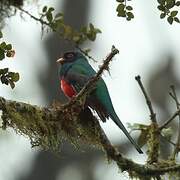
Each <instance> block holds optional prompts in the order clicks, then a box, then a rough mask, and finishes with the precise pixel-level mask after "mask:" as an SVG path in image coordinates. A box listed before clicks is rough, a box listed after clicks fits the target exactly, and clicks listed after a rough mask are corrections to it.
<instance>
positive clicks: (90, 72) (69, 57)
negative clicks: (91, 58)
mask: <svg viewBox="0 0 180 180" xmlns="http://www.w3.org/2000/svg"><path fill="white" fill-rule="evenodd" d="M63 59H64V61H63V63H62V67H61V68H60V71H59V75H60V79H62V78H63V79H64V80H65V81H67V82H68V83H69V84H70V85H72V86H73V87H74V88H75V89H76V91H77V92H79V91H80V90H81V89H82V87H83V86H84V85H85V84H86V83H87V82H88V80H89V79H90V78H91V77H93V76H94V75H95V74H96V71H95V70H94V69H93V68H92V67H91V65H90V64H89V63H88V61H87V59H86V58H85V57H84V56H83V55H82V54H81V53H78V52H76V53H74V52H68V53H65V54H64V56H63ZM85 105H86V106H89V107H91V108H92V109H94V110H95V111H96V112H97V114H98V115H99V117H100V119H101V120H102V121H103V122H105V121H106V119H108V118H109V117H110V118H111V119H112V120H113V121H114V122H115V123H116V125H117V126H118V127H119V128H120V129H121V130H122V131H123V132H124V134H125V135H126V136H127V137H128V139H129V140H130V142H131V143H132V144H133V145H134V146H135V148H136V149H137V151H138V152H139V153H143V152H142V150H141V149H140V147H139V146H138V145H137V144H136V142H135V141H134V140H133V139H132V137H131V136H130V134H129V133H128V132H127V130H126V128H125V127H124V125H123V124H122V122H121V121H120V119H119V118H118V116H117V114H116V112H115V110H114V108H113V105H112V102H111V98H110V95H109V92H108V89H107V86H106V84H105V82H104V80H103V79H102V78H100V79H99V80H98V81H97V83H96V87H95V89H94V90H93V91H92V92H91V93H90V95H89V96H88V97H87V100H86V104H85Z"/></svg>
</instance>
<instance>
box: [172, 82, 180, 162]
mask: <svg viewBox="0 0 180 180" xmlns="http://www.w3.org/2000/svg"><path fill="white" fill-rule="evenodd" d="M171 90H172V95H173V97H174V98H173V99H174V100H175V102H176V108H177V110H180V104H179V101H178V98H177V95H176V90H175V87H174V86H173V85H172V86H171ZM178 116H179V123H178V137H177V141H176V145H175V148H174V151H173V153H172V159H173V160H174V159H175V157H176V155H177V154H178V153H179V145H180V114H178Z"/></svg>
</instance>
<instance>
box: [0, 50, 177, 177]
mask: <svg viewBox="0 0 180 180" xmlns="http://www.w3.org/2000/svg"><path fill="white" fill-rule="evenodd" d="M117 53H118V50H117V49H116V48H115V47H113V48H112V50H111V53H109V55H108V56H107V57H106V59H105V60H104V62H103V65H102V66H101V67H100V69H99V71H98V72H97V74H96V75H95V76H94V77H93V78H92V79H91V80H90V81H89V82H88V83H87V84H86V85H85V87H84V88H83V89H82V90H81V91H80V92H79V94H78V95H77V96H76V97H74V99H73V100H72V101H70V102H69V103H68V104H66V105H64V106H58V107H55V108H52V107H51V108H50V107H49V108H45V107H38V106H34V105H30V104H26V103H22V102H16V101H10V100H6V99H4V98H2V97H0V110H1V111H2V116H1V118H2V121H3V129H6V128H7V127H12V128H13V129H14V130H15V131H16V132H17V133H19V134H22V135H25V136H28V137H29V138H30V140H31V144H32V146H41V148H43V149H50V150H55V151H59V148H60V145H61V141H62V139H67V140H69V141H70V142H71V143H73V144H74V145H76V146H78V145H79V147H80V144H81V143H82V142H83V143H86V144H90V145H91V146H96V147H98V148H100V149H103V150H104V151H105V153H106V154H107V157H108V158H109V159H112V160H114V161H115V162H116V163H117V165H118V167H119V168H120V169H121V170H122V171H127V172H128V173H129V175H130V176H131V177H136V178H139V179H140V178H141V179H142V178H144V179H147V178H151V177H158V176H159V175H163V174H165V173H168V172H172V171H173V172H179V171H180V165H176V164H173V165H172V164H168V163H166V164H163V163H159V162H158V163H156V162H155V163H154V164H151V165H150V164H145V165H142V164H138V163H136V162H134V161H132V160H130V159H128V158H126V157H123V156H122V154H121V153H120V152H119V151H118V150H117V149H115V148H114V147H113V145H112V144H111V143H110V141H109V140H108V138H107V137H106V135H105V133H104V131H103V129H102V128H101V126H100V124H99V121H98V119H97V118H96V117H95V116H94V115H93V114H92V112H91V111H90V109H88V108H85V109H84V110H83V111H82V109H83V99H84V98H85V97H86V96H87V94H88V93H89V92H90V91H91V90H92V89H93V87H94V85H95V83H96V82H97V80H98V79H99V78H100V76H101V75H102V73H103V72H104V70H105V69H107V68H108V65H109V62H110V61H111V60H112V58H113V57H114V56H115V55H116V54H117Z"/></svg>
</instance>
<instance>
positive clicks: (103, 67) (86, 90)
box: [63, 46, 119, 108]
mask: <svg viewBox="0 0 180 180" xmlns="http://www.w3.org/2000/svg"><path fill="white" fill-rule="evenodd" d="M118 53H119V50H118V49H116V48H115V47H114V46H112V49H111V52H110V53H109V54H108V55H107V57H106V58H105V60H104V61H103V64H102V65H101V66H100V68H99V70H98V71H97V73H96V75H95V76H94V77H92V78H91V79H90V80H89V81H88V82H87V83H86V85H85V86H84V87H83V88H82V89H81V91H80V92H79V93H78V94H77V96H76V97H75V98H73V99H72V100H71V101H70V102H68V103H67V104H66V105H64V106H63V108H67V107H68V106H71V105H72V104H73V103H74V102H75V101H76V100H79V99H81V97H84V95H85V94H86V95H87V94H88V93H90V92H91V91H92V89H93V86H94V84H95V83H96V82H97V80H98V79H99V78H100V77H101V75H102V73H103V72H104V70H106V69H108V66H109V63H110V61H111V60H112V58H113V57H114V56H115V55H116V54H118Z"/></svg>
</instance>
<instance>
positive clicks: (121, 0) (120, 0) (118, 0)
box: [116, 0, 125, 2]
mask: <svg viewBox="0 0 180 180" xmlns="http://www.w3.org/2000/svg"><path fill="white" fill-rule="evenodd" d="M116 1H117V2H124V1H125V0H116Z"/></svg>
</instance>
